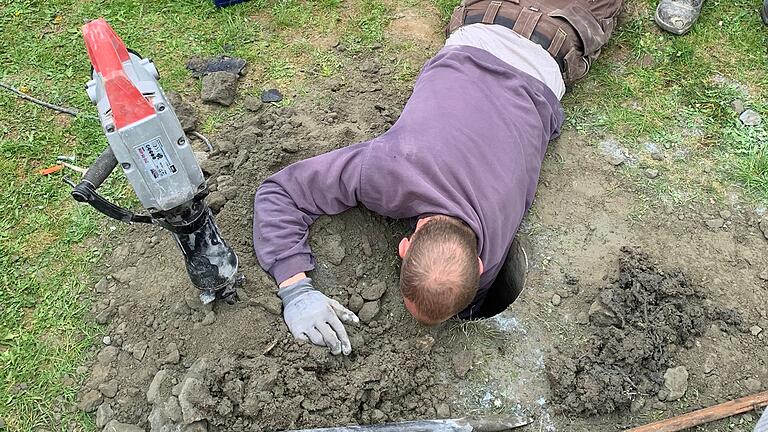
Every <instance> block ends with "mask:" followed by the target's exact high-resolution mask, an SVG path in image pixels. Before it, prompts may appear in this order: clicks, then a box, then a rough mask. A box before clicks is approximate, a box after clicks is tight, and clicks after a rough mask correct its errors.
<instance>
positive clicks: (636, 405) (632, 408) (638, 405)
mask: <svg viewBox="0 0 768 432" xmlns="http://www.w3.org/2000/svg"><path fill="white" fill-rule="evenodd" d="M644 406H645V399H643V398H641V397H640V398H637V399H632V402H630V404H629V412H631V413H632V414H637V413H639V412H640V411H641V410H642V409H643V407H644Z"/></svg>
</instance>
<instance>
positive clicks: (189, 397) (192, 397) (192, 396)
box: [179, 377, 216, 423]
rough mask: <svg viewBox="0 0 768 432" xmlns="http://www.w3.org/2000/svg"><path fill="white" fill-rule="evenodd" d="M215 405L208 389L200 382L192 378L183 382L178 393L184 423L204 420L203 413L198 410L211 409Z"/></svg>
mask: <svg viewBox="0 0 768 432" xmlns="http://www.w3.org/2000/svg"><path fill="white" fill-rule="evenodd" d="M215 403H216V401H215V400H214V399H213V396H211V393H210V392H209V391H208V387H206V386H205V384H203V382H202V381H201V380H199V379H197V378H192V377H188V378H186V379H185V380H184V383H183V384H182V387H181V392H180V393H179V406H180V407H181V413H182V418H183V419H184V423H192V422H196V421H199V420H204V419H205V413H204V412H203V411H201V410H200V408H201V407H202V408H206V407H212V406H214V404H215Z"/></svg>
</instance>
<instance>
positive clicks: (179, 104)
mask: <svg viewBox="0 0 768 432" xmlns="http://www.w3.org/2000/svg"><path fill="white" fill-rule="evenodd" d="M165 95H166V97H167V98H168V103H170V104H171V106H172V107H173V112H174V114H176V117H177V118H178V119H179V123H181V128H182V129H184V132H190V131H193V130H195V129H197V124H198V123H199V121H198V119H197V114H195V109H194V108H193V107H192V105H190V104H189V103H187V102H185V101H184V99H183V98H182V97H181V95H180V94H178V93H176V92H174V91H169V92H166V93H165Z"/></svg>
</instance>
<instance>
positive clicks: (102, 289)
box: [94, 277, 109, 294]
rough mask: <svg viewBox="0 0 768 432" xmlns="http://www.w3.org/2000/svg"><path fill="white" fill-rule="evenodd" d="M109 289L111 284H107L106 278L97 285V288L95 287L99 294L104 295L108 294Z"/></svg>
mask: <svg viewBox="0 0 768 432" xmlns="http://www.w3.org/2000/svg"><path fill="white" fill-rule="evenodd" d="M108 287H109V282H107V278H106V277H102V278H101V279H99V281H98V282H97V283H96V286H95V287H94V289H95V290H96V292H97V293H99V294H104V293H106V292H107V288H108Z"/></svg>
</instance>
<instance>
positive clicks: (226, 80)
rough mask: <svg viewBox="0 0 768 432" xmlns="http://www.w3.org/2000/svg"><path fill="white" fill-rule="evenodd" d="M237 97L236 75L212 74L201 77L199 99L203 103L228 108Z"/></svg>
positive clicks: (228, 73)
mask: <svg viewBox="0 0 768 432" xmlns="http://www.w3.org/2000/svg"><path fill="white" fill-rule="evenodd" d="M236 96H237V75H236V74H233V73H230V72H213V73H210V74H208V75H205V76H203V85H202V90H201V92H200V98H201V99H202V100H203V102H205V103H216V104H219V105H224V106H230V105H232V102H234V101H235V97H236Z"/></svg>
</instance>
